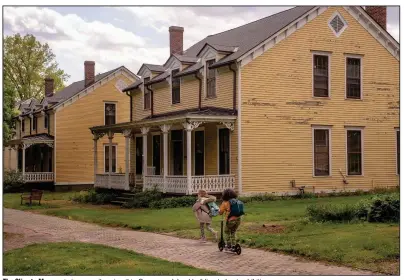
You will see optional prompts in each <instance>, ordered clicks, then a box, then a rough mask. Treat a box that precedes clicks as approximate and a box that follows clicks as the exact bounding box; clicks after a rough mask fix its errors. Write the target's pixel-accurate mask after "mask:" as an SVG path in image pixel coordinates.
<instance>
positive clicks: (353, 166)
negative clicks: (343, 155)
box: [347, 130, 362, 175]
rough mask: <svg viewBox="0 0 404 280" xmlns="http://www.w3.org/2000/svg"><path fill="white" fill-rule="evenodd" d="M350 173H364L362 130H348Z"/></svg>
mask: <svg viewBox="0 0 404 280" xmlns="http://www.w3.org/2000/svg"><path fill="white" fill-rule="evenodd" d="M347 151H348V155H347V156H348V175H362V131H360V130H348V131H347Z"/></svg>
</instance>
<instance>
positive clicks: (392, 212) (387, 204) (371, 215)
mask: <svg viewBox="0 0 404 280" xmlns="http://www.w3.org/2000/svg"><path fill="white" fill-rule="evenodd" d="M369 204H370V207H369V210H368V221H369V222H379V223H385V222H398V221H399V220H400V195H399V194H398V193H394V194H390V195H375V196H373V197H372V198H371V199H370V203H369Z"/></svg>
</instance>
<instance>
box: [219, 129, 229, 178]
mask: <svg viewBox="0 0 404 280" xmlns="http://www.w3.org/2000/svg"><path fill="white" fill-rule="evenodd" d="M220 129H228V128H227V127H226V126H225V125H218V126H217V128H216V134H217V136H216V142H217V144H216V145H217V175H231V138H232V136H231V135H232V133H231V130H230V129H228V130H229V174H220V142H219V141H220V139H219V130H220Z"/></svg>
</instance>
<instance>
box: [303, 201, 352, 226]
mask: <svg viewBox="0 0 404 280" xmlns="http://www.w3.org/2000/svg"><path fill="white" fill-rule="evenodd" d="M355 213H356V208H355V206H354V205H344V204H337V205H333V204H320V205H309V206H308V207H307V214H308V215H309V218H310V219H311V220H313V221H318V222H325V221H333V222H334V221H351V220H353V219H354V218H355Z"/></svg>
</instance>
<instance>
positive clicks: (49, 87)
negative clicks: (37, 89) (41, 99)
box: [45, 78, 55, 97]
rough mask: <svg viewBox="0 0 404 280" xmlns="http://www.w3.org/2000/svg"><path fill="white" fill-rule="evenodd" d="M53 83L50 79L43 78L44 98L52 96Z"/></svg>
mask: <svg viewBox="0 0 404 280" xmlns="http://www.w3.org/2000/svg"><path fill="white" fill-rule="evenodd" d="M54 89H55V88H54V81H53V79H52V78H45V96H46V97H51V96H53V91H54Z"/></svg>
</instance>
